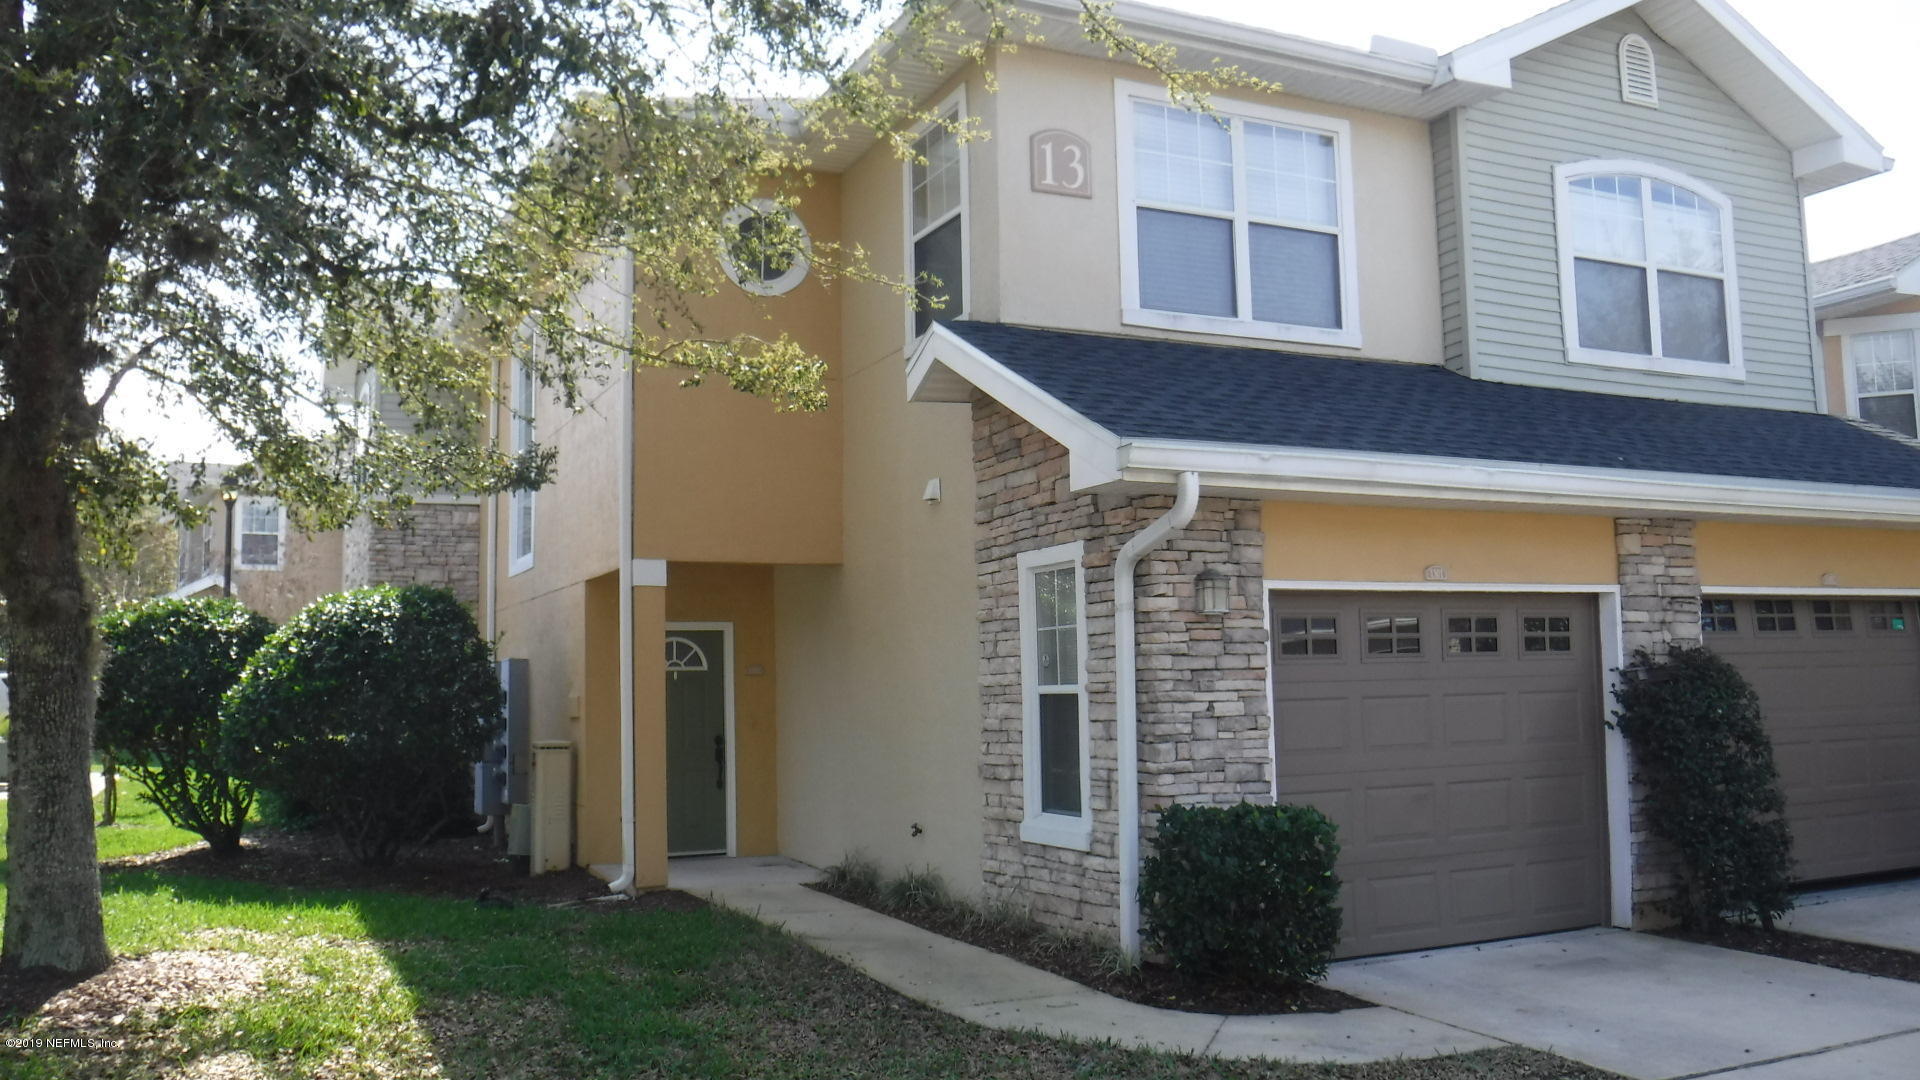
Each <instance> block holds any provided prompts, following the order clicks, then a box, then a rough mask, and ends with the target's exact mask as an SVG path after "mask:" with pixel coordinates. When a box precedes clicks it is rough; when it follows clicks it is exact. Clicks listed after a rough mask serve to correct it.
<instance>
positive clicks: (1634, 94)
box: [1620, 34, 1660, 108]
mask: <svg viewBox="0 0 1920 1080" xmlns="http://www.w3.org/2000/svg"><path fill="white" fill-rule="evenodd" d="M1620 100H1621V101H1626V102H1631V103H1633V104H1635V105H1650V106H1653V107H1655V108H1658V107H1659V105H1660V90H1659V87H1658V86H1657V85H1655V83H1654V81H1653V46H1651V45H1648V44H1647V39H1646V38H1643V37H1641V36H1640V35H1639V34H1628V35H1627V36H1626V37H1623V38H1621V39H1620Z"/></svg>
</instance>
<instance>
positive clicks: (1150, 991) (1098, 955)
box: [808, 884, 1374, 1016]
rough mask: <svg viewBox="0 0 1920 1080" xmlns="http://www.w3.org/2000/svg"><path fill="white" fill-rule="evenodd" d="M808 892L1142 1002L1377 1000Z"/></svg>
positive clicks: (1178, 1006) (954, 915)
mask: <svg viewBox="0 0 1920 1080" xmlns="http://www.w3.org/2000/svg"><path fill="white" fill-rule="evenodd" d="M808 888H811V889H813V890H815V891H817V892H823V893H826V894H827V895H828V896H832V897H834V898H835V899H839V900H845V901H847V902H848V903H850V904H859V905H860V906H861V907H864V908H866V909H868V910H870V911H877V912H879V913H880V914H882V915H885V916H888V917H889V918H894V919H899V920H900V921H901V922H907V923H912V924H913V925H915V926H918V927H920V928H921V929H923V930H931V931H933V932H934V933H936V934H940V935H942V936H944V937H950V938H953V939H954V940H955V941H964V942H966V943H967V944H969V945H977V946H979V947H980V948H982V949H986V950H987V951H989V952H996V953H999V954H1000V955H1001V956H1005V957H1009V958H1011V959H1014V960H1018V961H1020V962H1021V963H1023V964H1028V965H1031V966H1033V967H1037V968H1039V969H1041V970H1042V971H1050V972H1052V973H1054V974H1055V975H1059V976H1062V977H1064V978H1068V979H1072V980H1073V981H1074V982H1077V983H1079V984H1080V985H1082V986H1085V987H1089V988H1091V989H1094V990H1098V991H1100V992H1101V993H1103V994H1112V995H1113V996H1114V997H1117V998H1121V999H1124V1000H1126V1001H1132V1002H1136V1003H1138V1004H1141V1005H1152V1006H1155V1007H1157V1008H1161V1009H1175V1010H1178V1011H1180V1012H1193V1013H1214V1014H1220V1015H1227V1016H1248V1015H1265V1014H1269V1013H1331V1012H1345V1011H1346V1010H1348V1009H1367V1008H1372V1007H1374V1005H1373V1002H1371V1001H1364V1000H1362V999H1360V998H1357V997H1354V996H1353V995H1352V994H1343V993H1341V992H1340V991H1338V990H1335V989H1332V988H1331V987H1326V986H1321V985H1319V984H1317V983H1292V984H1286V985H1274V984H1270V983H1245V982H1236V981H1231V980H1225V979H1207V978H1196V977H1194V976H1192V975H1188V974H1186V973H1184V972H1179V971H1175V970H1174V969H1173V968H1170V967H1168V966H1166V965H1164V964H1154V963H1143V964H1140V965H1139V966H1138V967H1136V968H1133V969H1132V970H1116V969H1115V968H1114V966H1113V965H1112V963H1111V962H1110V960H1109V958H1108V957H1107V956H1106V955H1105V954H1104V953H1103V951H1102V950H1101V949H1100V948H1098V947H1097V946H1095V945H1092V944H1091V943H1089V944H1086V945H1078V944H1067V943H1063V942H1062V941H1061V939H1060V938H1059V937H1058V936H1057V935H1054V934H1050V933H1047V932H1046V931H1045V930H1043V929H1040V928H1038V927H1031V926H1028V927H1022V926H1019V925H1016V924H1005V923H987V924H983V923H980V922H977V921H974V920H970V919H968V918H967V916H966V914H965V913H964V912H961V911H956V910H952V909H946V908H921V907H916V908H902V909H894V908H889V907H881V906H877V905H875V904H872V903H868V902H867V901H866V900H864V899H863V898H861V897H859V896H853V895H847V894H844V893H841V892H839V891H836V890H833V889H829V888H826V887H825V886H824V885H819V884H815V885H809V886H808Z"/></svg>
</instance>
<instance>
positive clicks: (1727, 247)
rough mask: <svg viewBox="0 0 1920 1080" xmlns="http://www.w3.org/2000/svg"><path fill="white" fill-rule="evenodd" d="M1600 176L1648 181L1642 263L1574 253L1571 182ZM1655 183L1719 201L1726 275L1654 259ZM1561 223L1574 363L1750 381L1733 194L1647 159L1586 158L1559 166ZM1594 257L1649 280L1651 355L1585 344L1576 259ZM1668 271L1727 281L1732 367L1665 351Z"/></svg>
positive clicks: (1557, 213) (1556, 207)
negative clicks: (1663, 279)
mask: <svg viewBox="0 0 1920 1080" xmlns="http://www.w3.org/2000/svg"><path fill="white" fill-rule="evenodd" d="M1596 176H1629V177H1633V178H1634V179H1637V180H1640V181H1642V183H1641V184H1640V208H1641V235H1642V237H1643V240H1644V241H1645V243H1646V245H1647V249H1648V250H1647V251H1646V252H1645V257H1644V258H1642V259H1639V260H1633V259H1618V258H1612V257H1609V256H1604V255H1581V254H1579V253H1577V252H1575V251H1574V249H1573V218H1574V213H1573V207H1572V205H1571V203H1570V200H1569V196H1568V193H1567V191H1568V185H1569V184H1571V183H1572V182H1573V181H1575V180H1582V179H1588V178H1591V177H1596ZM1648 180H1658V181H1660V182H1661V183H1664V184H1670V185H1672V186H1673V187H1676V188H1680V189H1682V190H1684V191H1687V192H1688V193H1690V194H1693V195H1698V196H1701V197H1703V198H1705V199H1707V200H1708V201H1709V202H1711V203H1713V205H1714V208H1715V209H1717V210H1718V211H1719V212H1720V215H1719V216H1720V260H1721V261H1720V266H1721V269H1720V272H1719V273H1718V274H1715V273H1712V272H1709V271H1703V270H1689V269H1686V268H1684V267H1667V266H1662V265H1661V264H1660V263H1658V262H1656V261H1655V260H1654V258H1653V252H1652V239H1653V229H1654V224H1653V194H1652V185H1650V184H1647V183H1645V181H1648ZM1553 224H1554V235H1555V237H1556V239H1557V241H1558V245H1559V257H1560V321H1561V331H1562V333H1563V335H1564V336H1565V340H1566V348H1567V359H1568V360H1569V361H1572V362H1573V363H1576V364H1595V365H1598V366H1601V367H1615V368H1630V369H1634V370H1639V371H1657V372H1662V373H1665V374H1668V375H1694V376H1699V377H1701V378H1709V379H1730V380H1734V381H1744V380H1745V379H1746V377H1747V366H1746V356H1745V353H1744V351H1743V350H1742V348H1741V341H1740V287H1739V282H1738V277H1739V275H1738V273H1737V272H1736V264H1735V261H1734V242H1733V241H1734V238H1733V227H1734V226H1733V201H1732V200H1731V199H1729V198H1728V197H1727V196H1726V195H1725V194H1723V193H1722V192H1720V191H1719V190H1718V189H1716V188H1715V187H1713V186H1712V185H1711V184H1708V183H1706V182H1705V181H1703V180H1697V179H1695V178H1694V177H1691V176H1688V175H1687V174H1686V173H1683V172H1680V171H1678V170H1676V169H1669V168H1666V167H1664V166H1661V165H1655V164H1653V163H1652V162H1647V161H1635V160H1629V159H1625V158H1592V159H1589V160H1586V161H1573V162H1567V163H1566V164H1563V165H1555V166H1554V167H1553ZM1576 259H1587V260H1588V261H1591V262H1601V263H1607V264H1609V265H1613V266H1631V267H1634V268H1636V269H1638V270H1640V271H1641V272H1642V273H1643V274H1644V275H1645V285H1646V290H1647V322H1648V326H1647V334H1648V338H1647V340H1648V341H1649V342H1650V343H1651V348H1652V352H1651V353H1650V354H1640V353H1626V352H1613V351H1610V350H1606V349H1591V348H1587V347H1586V346H1583V345H1581V344H1580V310H1579V303H1578V301H1577V297H1576V289H1577V286H1576V284H1575V280H1574V278H1575V275H1574V261H1575V260H1576ZM1662 270H1668V271H1670V272H1673V273H1677V274H1685V275H1687V276H1689V277H1697V278H1704V279H1707V280H1709V281H1718V282H1720V283H1721V302H1722V308H1723V312H1722V315H1723V317H1724V318H1725V320H1726V332H1727V362H1726V363H1724V364H1720V363H1715V362H1713V361H1710V360H1691V359H1685V358H1681V357H1671V356H1666V355H1663V354H1662V352H1661V339H1660V335H1661V325H1660V272H1661V271H1662Z"/></svg>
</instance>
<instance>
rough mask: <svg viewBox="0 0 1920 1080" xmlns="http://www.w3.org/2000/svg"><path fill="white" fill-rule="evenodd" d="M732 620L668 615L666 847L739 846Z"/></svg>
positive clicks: (718, 851) (722, 850) (710, 849)
mask: <svg viewBox="0 0 1920 1080" xmlns="http://www.w3.org/2000/svg"><path fill="white" fill-rule="evenodd" d="M732 636H733V631H732V626H731V624H727V623H669V624H667V640H666V655H665V658H664V659H665V663H666V670H667V853H668V854H669V855H675V856H679V855H725V854H729V853H730V852H731V851H732V849H733V829H734V826H733V790H734V769H733V752H734V746H733V742H734V738H733V728H734V722H733V648H732Z"/></svg>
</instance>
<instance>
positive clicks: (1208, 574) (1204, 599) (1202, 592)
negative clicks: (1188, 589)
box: [1193, 566, 1233, 615]
mask: <svg viewBox="0 0 1920 1080" xmlns="http://www.w3.org/2000/svg"><path fill="white" fill-rule="evenodd" d="M1232 588H1233V580H1232V579H1231V578H1229V577H1227V575H1225V574H1223V573H1221V572H1220V569H1219V568H1218V567H1214V566H1209V567H1207V568H1206V569H1205V570H1202V571H1200V574H1199V576H1198V577H1195V578H1194V579H1193V593H1194V596H1195V597H1196V598H1198V600H1199V603H1200V613H1201V614H1202V615H1225V614H1226V613H1227V610H1228V607H1229V602H1228V593H1229V592H1230V591H1231V590H1232Z"/></svg>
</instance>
